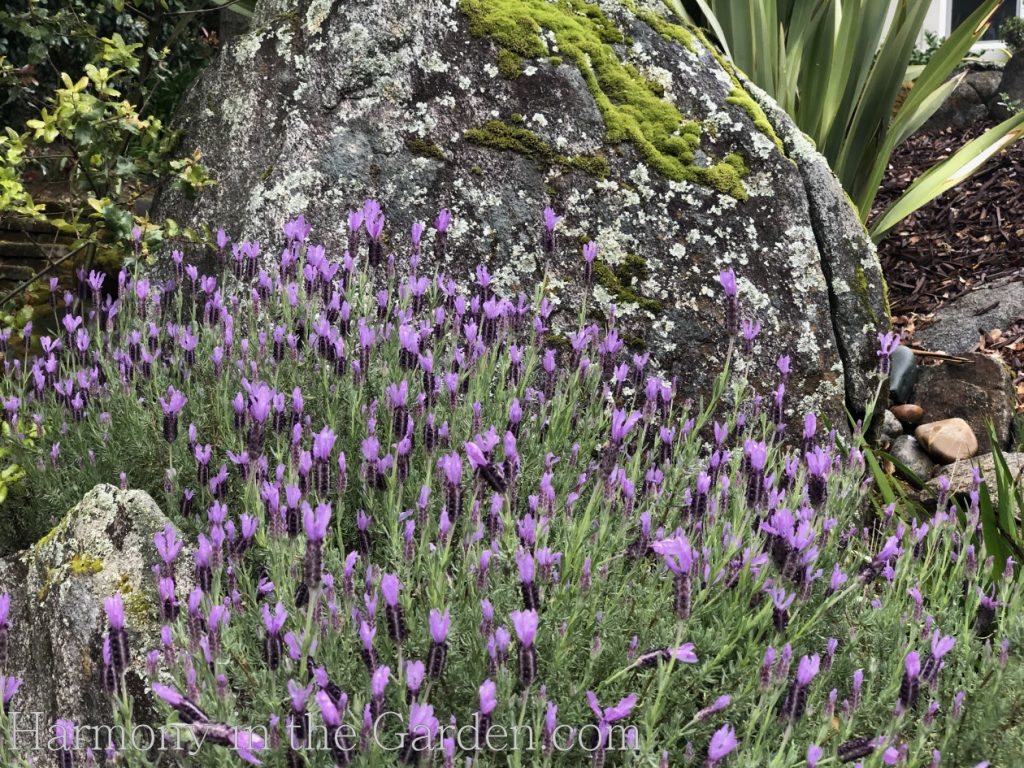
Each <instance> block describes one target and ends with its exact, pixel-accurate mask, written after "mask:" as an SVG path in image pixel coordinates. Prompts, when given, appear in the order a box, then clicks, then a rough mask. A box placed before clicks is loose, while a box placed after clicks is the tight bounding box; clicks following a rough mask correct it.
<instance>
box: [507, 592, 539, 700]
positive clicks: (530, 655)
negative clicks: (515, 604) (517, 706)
mask: <svg viewBox="0 0 1024 768" xmlns="http://www.w3.org/2000/svg"><path fill="white" fill-rule="evenodd" d="M509 618H510V619H511V620H512V627H513V628H514V629H515V632H516V637H517V638H519V682H521V683H522V684H523V687H524V688H525V687H529V686H530V684H531V683H533V681H534V680H536V679H537V649H536V648H535V647H534V644H533V641H534V639H535V638H536V637H537V626H538V624H539V620H540V617H539V616H538V615H537V612H536V611H529V610H527V611H513V612H512V613H511V614H509Z"/></svg>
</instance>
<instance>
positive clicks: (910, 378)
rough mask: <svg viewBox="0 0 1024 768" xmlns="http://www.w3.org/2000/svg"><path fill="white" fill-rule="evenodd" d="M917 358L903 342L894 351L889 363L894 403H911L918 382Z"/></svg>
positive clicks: (891, 396) (890, 394)
mask: <svg viewBox="0 0 1024 768" xmlns="http://www.w3.org/2000/svg"><path fill="white" fill-rule="evenodd" d="M917 375H918V374H917V358H916V357H915V356H914V352H913V350H911V349H910V348H909V347H905V346H903V345H902V344H901V345H900V346H898V347H896V349H894V350H893V351H892V357H891V358H890V365H889V397H890V398H892V401H893V402H894V403H898V404H901V405H902V404H903V403H909V402H910V401H911V400H912V399H913V398H914V385H915V384H916V383H917Z"/></svg>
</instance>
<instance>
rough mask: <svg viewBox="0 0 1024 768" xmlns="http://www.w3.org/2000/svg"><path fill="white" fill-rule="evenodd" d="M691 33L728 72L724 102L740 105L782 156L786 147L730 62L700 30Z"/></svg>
mask: <svg viewBox="0 0 1024 768" xmlns="http://www.w3.org/2000/svg"><path fill="white" fill-rule="evenodd" d="M693 33H694V34H695V35H696V36H697V38H698V39H699V40H700V42H701V45H703V46H704V47H705V48H706V49H707V51H708V53H710V54H711V55H712V56H713V57H714V59H715V61H717V62H718V65H719V66H720V67H721V68H722V69H724V70H725V72H726V74H728V75H729V78H730V79H731V80H732V90H731V91H730V92H729V95H728V96H727V97H726V99H725V100H726V102H728V103H729V104H734V105H736V106H738V107H741V108H742V109H743V110H744V111H745V112H746V113H747V116H748V117H750V119H751V120H752V121H753V123H754V127H755V128H757V129H758V130H759V131H761V132H762V133H763V134H764V135H765V136H767V137H768V138H769V139H771V140H772V142H773V143H774V144H775V146H776V147H777V148H778V150H779V152H781V153H782V155H783V157H785V156H786V148H785V146H784V145H783V143H782V140H781V139H780V138H779V135H778V134H777V133H776V132H775V128H774V126H772V124H771V121H770V120H769V119H768V116H767V115H766V114H765V112H764V110H763V109H761V105H760V104H758V103H757V102H756V101H754V97H753V96H751V95H750V94H749V93H747V89H746V88H744V87H743V83H741V82H740V79H739V77H738V76H737V75H736V69H735V68H734V67H733V65H732V62H730V61H729V60H728V59H726V58H725V56H723V55H722V54H721V53H719V51H718V49H717V48H715V46H714V45H712V44H711V41H710V40H708V38H707V36H706V35H705V34H704V33H703V32H702V31H700V30H699V29H694V30H693Z"/></svg>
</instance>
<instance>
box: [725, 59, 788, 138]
mask: <svg viewBox="0 0 1024 768" xmlns="http://www.w3.org/2000/svg"><path fill="white" fill-rule="evenodd" d="M733 79H734V80H735V79H736V77H735V75H734V76H733ZM726 101H727V102H728V103H730V104H735V105H736V106H737V107H740V108H741V109H742V110H743V111H744V112H746V113H747V116H748V117H749V118H750V119H751V120H752V121H753V122H754V127H755V128H757V130H759V131H760V132H761V133H763V134H764V135H765V136H767V137H768V138H769V139H771V140H772V142H773V143H774V144H775V146H776V147H777V148H778V150H779V152H781V153H782V154H786V148H785V147H784V146H783V145H782V139H780V138H779V135H778V134H777V133H775V128H773V127H772V124H771V123H770V122H769V121H768V116H767V115H766V114H765V113H764V110H763V109H761V105H760V104H758V103H757V102H756V101H754V97H753V96H751V95H750V94H749V93H747V92H746V90H745V89H744V88H743V86H742V85H740V84H739V82H737V83H736V84H735V85H734V86H733V89H732V91H730V93H729V96H728V97H727V98H726Z"/></svg>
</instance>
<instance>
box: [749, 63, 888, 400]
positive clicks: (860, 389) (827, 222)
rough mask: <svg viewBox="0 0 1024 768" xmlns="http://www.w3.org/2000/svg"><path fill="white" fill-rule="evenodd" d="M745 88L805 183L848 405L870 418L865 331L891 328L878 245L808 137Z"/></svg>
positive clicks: (870, 366) (870, 355)
mask: <svg viewBox="0 0 1024 768" xmlns="http://www.w3.org/2000/svg"><path fill="white" fill-rule="evenodd" d="M744 85H745V87H746V88H747V90H748V91H750V93H751V94H753V96H754V97H755V98H756V99H757V100H758V103H759V104H760V105H761V107H762V109H764V111H765V114H767V115H769V117H770V118H771V120H772V123H773V124H774V125H775V126H776V128H777V131H778V133H779V136H780V137H781V138H782V140H783V142H784V143H785V146H786V150H787V151H788V152H789V155H790V157H792V158H794V159H795V160H796V164H797V168H798V169H799V171H800V177H801V178H802V179H803V183H804V188H805V190H806V192H807V199H808V202H809V204H810V216H811V226H812V227H813V229H814V234H815V237H816V239H817V242H818V248H819V250H820V251H821V267H822V270H823V272H824V274H825V279H826V281H827V282H828V286H829V301H830V303H831V305H832V323H833V326H834V328H835V329H836V344H837V346H838V348H839V356H840V358H841V359H842V361H843V366H844V369H845V371H846V379H845V384H846V402H847V404H848V405H849V406H850V410H851V411H852V413H853V415H854V416H855V417H856V418H860V417H862V416H863V415H864V408H863V404H864V403H866V402H868V400H870V399H871V398H872V397H874V395H875V390H876V389H877V387H876V385H875V377H874V372H875V370H876V369H877V367H878V357H877V355H876V354H875V353H876V351H877V349H878V341H877V334H869V333H864V332H863V329H864V328H875V329H879V330H888V329H889V305H888V303H887V300H886V298H885V289H884V285H885V278H884V277H883V276H882V268H881V265H880V264H879V262H878V256H877V254H876V253H875V245H874V243H873V242H872V241H871V238H870V237H869V236H868V234H867V231H866V230H865V229H864V226H863V225H862V224H861V223H860V220H859V219H858V218H857V217H856V216H850V206H849V204H848V202H847V198H846V193H845V192H844V191H843V188H842V185H841V184H840V183H839V179H837V178H836V176H835V174H834V173H832V169H831V168H829V165H828V162H827V161H826V160H825V158H824V157H822V155H821V154H819V153H818V152H816V151H815V150H814V147H813V146H812V145H811V144H810V142H809V141H808V139H807V136H806V135H804V133H803V132H802V131H800V130H799V129H798V128H797V127H796V126H795V125H794V124H793V122H792V121H791V120H790V119H789V117H788V116H787V115H786V113H785V112H784V111H783V110H782V109H781V108H780V107H779V106H778V105H777V104H776V103H775V102H773V101H772V100H771V98H770V97H769V96H768V95H767V94H766V93H764V91H762V90H760V89H759V88H757V87H756V86H755V85H753V84H752V83H750V82H745V83H744ZM858 329H860V331H858ZM885 394H886V393H885V391H884V390H883V391H882V395H881V396H880V397H879V402H878V403H877V404H876V408H882V409H884V408H885V407H886V404H887V403H886V398H885Z"/></svg>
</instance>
